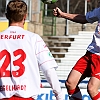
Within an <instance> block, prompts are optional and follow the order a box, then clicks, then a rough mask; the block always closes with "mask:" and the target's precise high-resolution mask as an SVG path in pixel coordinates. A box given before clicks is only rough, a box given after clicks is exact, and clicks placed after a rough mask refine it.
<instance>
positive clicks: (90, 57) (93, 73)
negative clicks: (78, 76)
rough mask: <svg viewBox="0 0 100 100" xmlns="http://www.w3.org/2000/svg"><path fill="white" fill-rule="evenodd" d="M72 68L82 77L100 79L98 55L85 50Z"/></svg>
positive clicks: (99, 58)
mask: <svg viewBox="0 0 100 100" xmlns="http://www.w3.org/2000/svg"><path fill="white" fill-rule="evenodd" d="M73 69H74V70H77V71H78V72H80V73H82V75H84V77H96V78H98V79H100V56H99V55H96V54H93V53H91V52H89V51H87V52H86V54H85V55H84V56H82V57H81V58H80V59H79V60H78V61H77V63H76V64H75V66H74V67H73Z"/></svg>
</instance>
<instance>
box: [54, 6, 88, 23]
mask: <svg viewBox="0 0 100 100" xmlns="http://www.w3.org/2000/svg"><path fill="white" fill-rule="evenodd" d="M53 14H54V16H57V17H62V18H66V19H68V20H71V21H73V22H76V23H81V24H85V23H88V21H87V20H86V16H85V15H82V14H70V13H65V12H62V11H61V10H60V9H59V8H58V7H56V8H55V9H53Z"/></svg>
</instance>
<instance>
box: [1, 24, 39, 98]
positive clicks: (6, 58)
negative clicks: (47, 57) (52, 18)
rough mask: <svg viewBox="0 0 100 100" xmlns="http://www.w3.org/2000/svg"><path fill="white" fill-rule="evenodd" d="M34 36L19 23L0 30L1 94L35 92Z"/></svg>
mask: <svg viewBox="0 0 100 100" xmlns="http://www.w3.org/2000/svg"><path fill="white" fill-rule="evenodd" d="M36 39H37V35H36V34H34V33H31V32H29V31H26V30H24V29H23V28H21V27H18V26H10V27H9V28H8V29H6V30H5V31H3V32H1V33H0V98H8V97H11V96H12V95H18V96H21V97H30V96H34V95H37V94H38V92H39V86H40V83H39V82H40V77H39V69H38V62H37V58H36V41H37V40H36Z"/></svg>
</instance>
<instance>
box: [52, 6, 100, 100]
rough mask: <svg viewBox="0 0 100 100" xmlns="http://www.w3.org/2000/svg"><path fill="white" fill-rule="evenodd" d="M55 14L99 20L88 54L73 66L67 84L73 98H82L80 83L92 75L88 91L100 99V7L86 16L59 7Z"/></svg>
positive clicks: (83, 20)
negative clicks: (63, 10)
mask: <svg viewBox="0 0 100 100" xmlns="http://www.w3.org/2000/svg"><path fill="white" fill-rule="evenodd" d="M53 14H54V15H55V16H58V17H62V18H66V19H68V20H71V21H73V22H76V23H81V24H85V23H94V22H96V21H98V24H97V27H96V29H95V33H94V34H93V40H92V42H91V43H90V45H89V46H88V47H87V50H86V54H85V55H84V56H82V57H81V58H80V59H79V60H78V61H77V63H76V64H75V66H74V67H73V68H72V70H71V72H70V74H69V76H68V78H67V80H66V82H65V86H66V88H67V91H68V94H69V98H70V99H71V100H82V95H81V92H80V89H79V87H78V84H79V83H80V82H81V81H82V80H83V79H85V78H86V77H90V80H89V82H88V86H87V91H88V93H89V95H90V97H91V99H92V100H100V92H99V91H98V89H99V87H100V7H98V8H95V9H94V10H92V11H89V12H87V14H86V16H85V15H81V14H70V13H65V12H62V11H61V10H60V9H59V8H58V7H56V8H55V9H54V10H53ZM83 42H84V41H83Z"/></svg>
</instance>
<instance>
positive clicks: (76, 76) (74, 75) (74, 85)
mask: <svg viewBox="0 0 100 100" xmlns="http://www.w3.org/2000/svg"><path fill="white" fill-rule="evenodd" d="M81 77H82V74H81V73H80V72H78V71H76V70H72V71H71V72H70V74H69V76H68V78H67V80H66V83H65V86H66V88H67V91H68V94H69V98H70V100H82V95H81V92H80V89H79V88H78V83H79V81H80V78H81ZM72 98H73V99H72Z"/></svg>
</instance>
